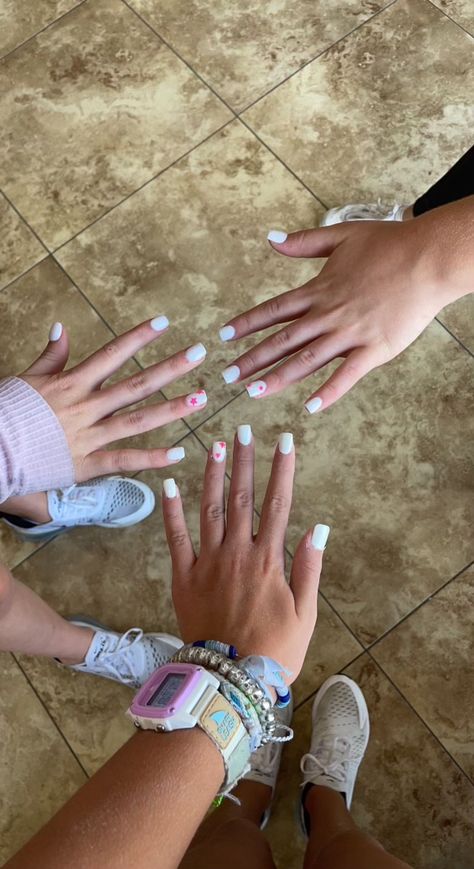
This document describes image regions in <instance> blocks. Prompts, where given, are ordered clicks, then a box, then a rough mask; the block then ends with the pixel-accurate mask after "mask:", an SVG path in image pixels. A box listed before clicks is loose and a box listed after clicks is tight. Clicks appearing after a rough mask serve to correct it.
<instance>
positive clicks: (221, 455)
mask: <svg viewBox="0 0 474 869" xmlns="http://www.w3.org/2000/svg"><path fill="white" fill-rule="evenodd" d="M226 453H227V444H226V442H225V441H215V443H213V445H212V458H213V459H214V461H215V462H218V463H219V464H220V463H221V462H223V461H224V460H225V457H226Z"/></svg>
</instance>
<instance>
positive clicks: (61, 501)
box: [56, 484, 98, 518]
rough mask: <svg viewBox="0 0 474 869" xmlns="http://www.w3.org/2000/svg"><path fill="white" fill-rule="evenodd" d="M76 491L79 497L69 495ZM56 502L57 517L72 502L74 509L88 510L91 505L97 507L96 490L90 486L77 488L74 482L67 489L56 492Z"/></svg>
mask: <svg viewBox="0 0 474 869" xmlns="http://www.w3.org/2000/svg"><path fill="white" fill-rule="evenodd" d="M72 492H74V494H75V493H76V492H78V493H80V494H79V497H77V498H76V497H70V496H71V493H72ZM56 497H57V504H56V509H57V513H58V517H59V518H60V517H61V514H62V513H63V512H64V511H65V510H67V509H68V507H69V506H70V505H71V504H72V506H73V507H74V509H75V510H76V509H77V510H89V511H90V509H91V507H97V505H98V500H97V495H96V492H95V491H94V488H93V487H92V486H89V487H87V488H82V487H81V488H80V489H79V488H78V487H77V486H76V485H75V484H73V485H72V486H69V487H68V488H67V489H61V490H60V492H58V493H57V494H56Z"/></svg>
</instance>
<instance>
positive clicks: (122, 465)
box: [112, 450, 132, 471]
mask: <svg viewBox="0 0 474 869" xmlns="http://www.w3.org/2000/svg"><path fill="white" fill-rule="evenodd" d="M112 466H113V470H114V471H130V470H132V468H131V462H130V453H128V452H127V450H117V451H116V452H114V453H112Z"/></svg>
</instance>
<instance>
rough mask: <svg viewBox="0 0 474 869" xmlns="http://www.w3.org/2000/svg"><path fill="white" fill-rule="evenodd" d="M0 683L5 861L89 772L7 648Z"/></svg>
mask: <svg viewBox="0 0 474 869" xmlns="http://www.w3.org/2000/svg"><path fill="white" fill-rule="evenodd" d="M0 684H1V693H2V703H1V706H0V771H1V774H0V818H1V821H0V860H1V861H2V865H3V861H4V860H7V859H8V858H9V857H10V856H11V855H12V854H13V853H15V851H17V850H18V849H19V848H20V847H21V846H22V845H23V844H24V843H25V842H26V841H27V840H28V839H29V838H30V837H31V836H32V835H33V834H34V833H35V832H36V831H37V830H38V829H39V828H40V827H41V826H42V825H43V824H44V823H45V822H46V821H47V820H48V819H49V818H50V817H51V815H53V814H54V813H55V812H56V811H57V810H58V809H59V808H60V807H61V806H62V804H63V803H64V802H65V801H66V800H67V799H69V797H70V796H72V794H73V793H74V792H75V791H76V790H77V788H79V787H80V786H81V785H82V784H83V783H84V782H85V780H86V776H85V775H84V772H83V771H82V770H81V767H80V766H79V764H78V763H77V761H76V759H75V758H74V756H73V754H72V753H71V751H70V750H69V749H68V747H67V745H66V743H65V742H64V741H63V739H62V738H61V736H60V734H59V733H58V731H57V729H56V727H55V726H54V724H53V722H52V721H51V719H50V717H49V716H48V714H47V712H46V710H45V709H44V708H43V706H42V705H41V703H40V702H39V700H38V698H37V697H36V695H35V693H34V691H33V689H32V688H31V687H30V685H28V682H27V680H26V679H25V677H24V675H23V673H22V672H21V670H20V668H19V667H18V665H17V664H16V662H15V661H14V659H13V658H12V657H11V655H7V654H5V653H1V654H0ZM53 757H54V763H52V762H51V761H52V758H53Z"/></svg>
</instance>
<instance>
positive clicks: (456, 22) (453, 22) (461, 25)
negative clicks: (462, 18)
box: [427, 0, 474, 38]
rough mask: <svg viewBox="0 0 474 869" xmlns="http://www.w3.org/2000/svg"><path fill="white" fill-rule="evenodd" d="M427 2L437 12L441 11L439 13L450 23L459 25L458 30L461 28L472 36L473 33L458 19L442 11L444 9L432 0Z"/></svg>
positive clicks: (473, 35) (473, 36)
mask: <svg viewBox="0 0 474 869" xmlns="http://www.w3.org/2000/svg"><path fill="white" fill-rule="evenodd" d="M427 2H428V3H429V4H430V6H432V7H433V9H436V11H437V12H441V15H444V17H445V18H447V19H448V20H449V21H451V22H452V24H455V25H456V27H459V29H460V30H463V31H464V33H466V34H467V36H470V37H471V38H474V34H473V33H471V32H470V30H467V29H466V28H465V27H464V25H463V24H460V23H459V21H456V19H455V18H453V17H452V16H451V15H448V13H447V12H445V11H444V9H441V7H440V6H437V5H436V3H433V2H432V0H427Z"/></svg>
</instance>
